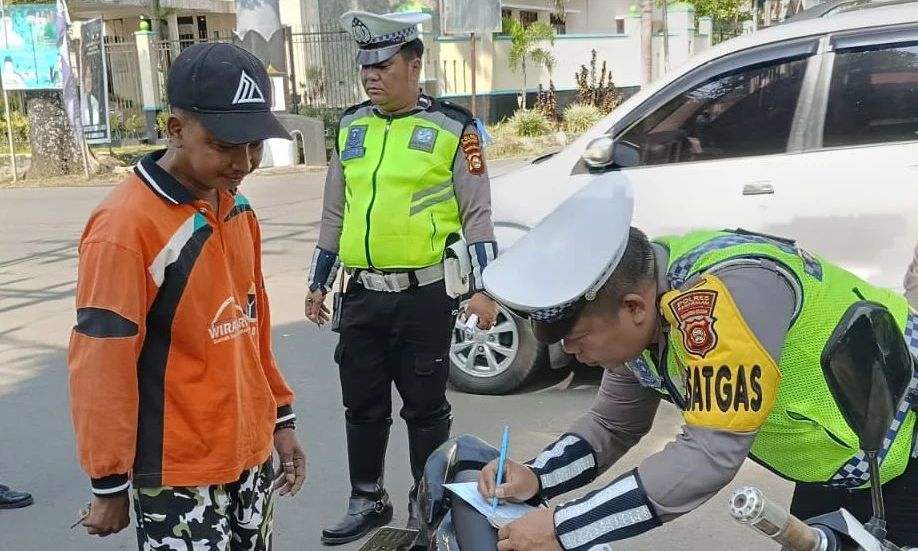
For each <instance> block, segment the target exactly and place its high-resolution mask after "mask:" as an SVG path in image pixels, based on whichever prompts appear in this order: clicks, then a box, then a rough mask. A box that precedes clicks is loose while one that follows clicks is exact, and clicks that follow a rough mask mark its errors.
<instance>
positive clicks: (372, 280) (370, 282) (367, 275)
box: [363, 272, 386, 291]
mask: <svg viewBox="0 0 918 551" xmlns="http://www.w3.org/2000/svg"><path fill="white" fill-rule="evenodd" d="M363 276H364V284H365V285H366V286H367V287H368V288H369V289H370V290H371V291H384V290H385V289H386V278H385V277H384V276H383V275H382V274H376V273H373V272H363Z"/></svg>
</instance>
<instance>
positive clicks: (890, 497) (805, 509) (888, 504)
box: [791, 458, 918, 547]
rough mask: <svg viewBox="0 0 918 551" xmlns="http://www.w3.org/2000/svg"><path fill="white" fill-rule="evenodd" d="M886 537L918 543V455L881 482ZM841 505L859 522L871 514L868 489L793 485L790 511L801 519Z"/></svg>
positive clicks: (900, 542) (910, 544)
mask: <svg viewBox="0 0 918 551" xmlns="http://www.w3.org/2000/svg"><path fill="white" fill-rule="evenodd" d="M883 505H884V506H885V509H886V528H887V530H888V534H887V536H886V539H888V540H889V541H891V542H893V543H894V544H896V545H898V546H899V547H904V546H912V547H918V459H916V458H912V460H911V461H910V462H909V464H908V466H907V467H906V469H905V472H903V473H902V474H901V475H899V476H897V477H896V478H894V479H892V480H890V481H889V482H887V483H886V484H884V485H883ZM840 507H844V508H845V509H847V510H848V512H849V513H851V514H852V515H854V516H855V518H857V519H858V520H859V521H861V522H867V521H868V520H870V517H871V516H872V514H873V502H872V500H871V497H870V490H869V489H859V490H845V489H840V488H830V487H826V486H819V485H815V484H798V485H797V486H796V488H794V497H793V500H792V501H791V513H793V514H794V515H796V516H797V517H798V518H800V519H802V520H806V519H808V518H810V517H814V516H817V515H822V514H825V513H831V512H833V511H836V510H838V509H839V508H840Z"/></svg>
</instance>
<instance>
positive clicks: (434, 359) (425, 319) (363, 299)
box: [335, 279, 457, 429]
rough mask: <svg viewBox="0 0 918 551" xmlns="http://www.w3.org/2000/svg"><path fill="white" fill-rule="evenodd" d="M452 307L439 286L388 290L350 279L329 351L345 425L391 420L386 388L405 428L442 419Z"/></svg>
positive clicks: (444, 415) (445, 404) (454, 303)
mask: <svg viewBox="0 0 918 551" xmlns="http://www.w3.org/2000/svg"><path fill="white" fill-rule="evenodd" d="M456 307H457V301H456V300H454V299H451V298H450V297H448V296H447V295H446V289H445V284H444V282H443V281H440V282H437V283H432V284H430V285H426V286H423V287H413V288H410V289H407V290H405V291H402V292H398V293H389V292H384V291H370V290H367V289H366V288H364V287H363V286H362V285H360V283H358V282H357V281H356V280H355V279H352V280H351V282H350V284H349V285H348V290H347V293H346V294H345V296H344V298H343V300H342V304H341V308H342V310H341V318H340V326H339V334H340V339H339V342H338V347H337V349H336V350H335V360H336V362H337V363H338V366H339V371H340V379H341V392H342V395H343V398H344V407H345V408H346V412H345V416H346V418H347V421H348V422H349V423H350V424H353V425H364V424H370V423H378V422H381V421H384V420H388V419H390V418H391V416H392V383H395V387H396V388H397V389H398V392H399V395H400V396H401V398H402V402H403V404H404V405H403V407H402V409H401V416H402V418H403V419H404V420H405V422H406V423H408V425H409V426H412V427H417V428H421V429H423V428H428V427H430V426H433V425H436V424H438V423H442V422H443V421H444V420H446V419H448V418H449V416H450V404H449V402H448V401H447V400H446V381H447V377H448V375H449V364H450V362H449V347H450V342H451V336H452V331H453V330H454V327H455V315H456V314H455V311H456Z"/></svg>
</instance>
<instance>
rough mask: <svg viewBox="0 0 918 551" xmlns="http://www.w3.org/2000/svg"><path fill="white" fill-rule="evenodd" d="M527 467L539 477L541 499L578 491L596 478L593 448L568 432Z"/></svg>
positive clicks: (527, 464)
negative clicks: (577, 489)
mask: <svg viewBox="0 0 918 551" xmlns="http://www.w3.org/2000/svg"><path fill="white" fill-rule="evenodd" d="M526 466H528V467H529V468H530V469H532V471H533V472H534V473H535V474H536V476H537V477H538V479H539V486H540V487H541V492H540V496H541V497H542V498H543V499H551V498H553V497H555V496H559V495H561V494H564V493H567V492H569V491H571V490H574V489H576V488H580V487H581V486H584V485H585V484H589V483H590V482H592V481H593V479H594V478H596V475H597V469H596V456H595V452H594V451H593V447H592V446H590V444H589V443H588V442H587V441H586V440H584V439H582V438H580V437H579V436H577V435H576V434H570V433H567V434H564V435H562V436H561V438H560V439H558V440H557V441H556V442H555V443H554V444H552V445H550V446H548V447H547V448H545V450H544V451H542V453H540V454H539V455H537V456H536V457H535V459H533V460H532V461H530V462H528V463H526Z"/></svg>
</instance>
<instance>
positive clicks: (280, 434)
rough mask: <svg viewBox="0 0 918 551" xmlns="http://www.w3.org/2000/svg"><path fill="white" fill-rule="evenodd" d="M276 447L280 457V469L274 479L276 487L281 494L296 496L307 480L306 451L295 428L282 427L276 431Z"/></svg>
mask: <svg viewBox="0 0 918 551" xmlns="http://www.w3.org/2000/svg"><path fill="white" fill-rule="evenodd" d="M274 448H275V449H276V450H277V455H278V456H279V457H280V462H281V464H280V469H279V470H278V471H277V478H276V479H275V480H274V489H275V490H277V489H280V492H279V493H280V495H282V496H283V495H287V494H290V496H291V497H292V496H295V495H296V493H297V492H299V491H300V488H302V487H303V482H305V481H306V452H304V451H303V448H301V447H300V443H299V442H298V441H297V439H296V434H295V433H294V432H293V429H280V430H279V431H277V432H275V433H274Z"/></svg>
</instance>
